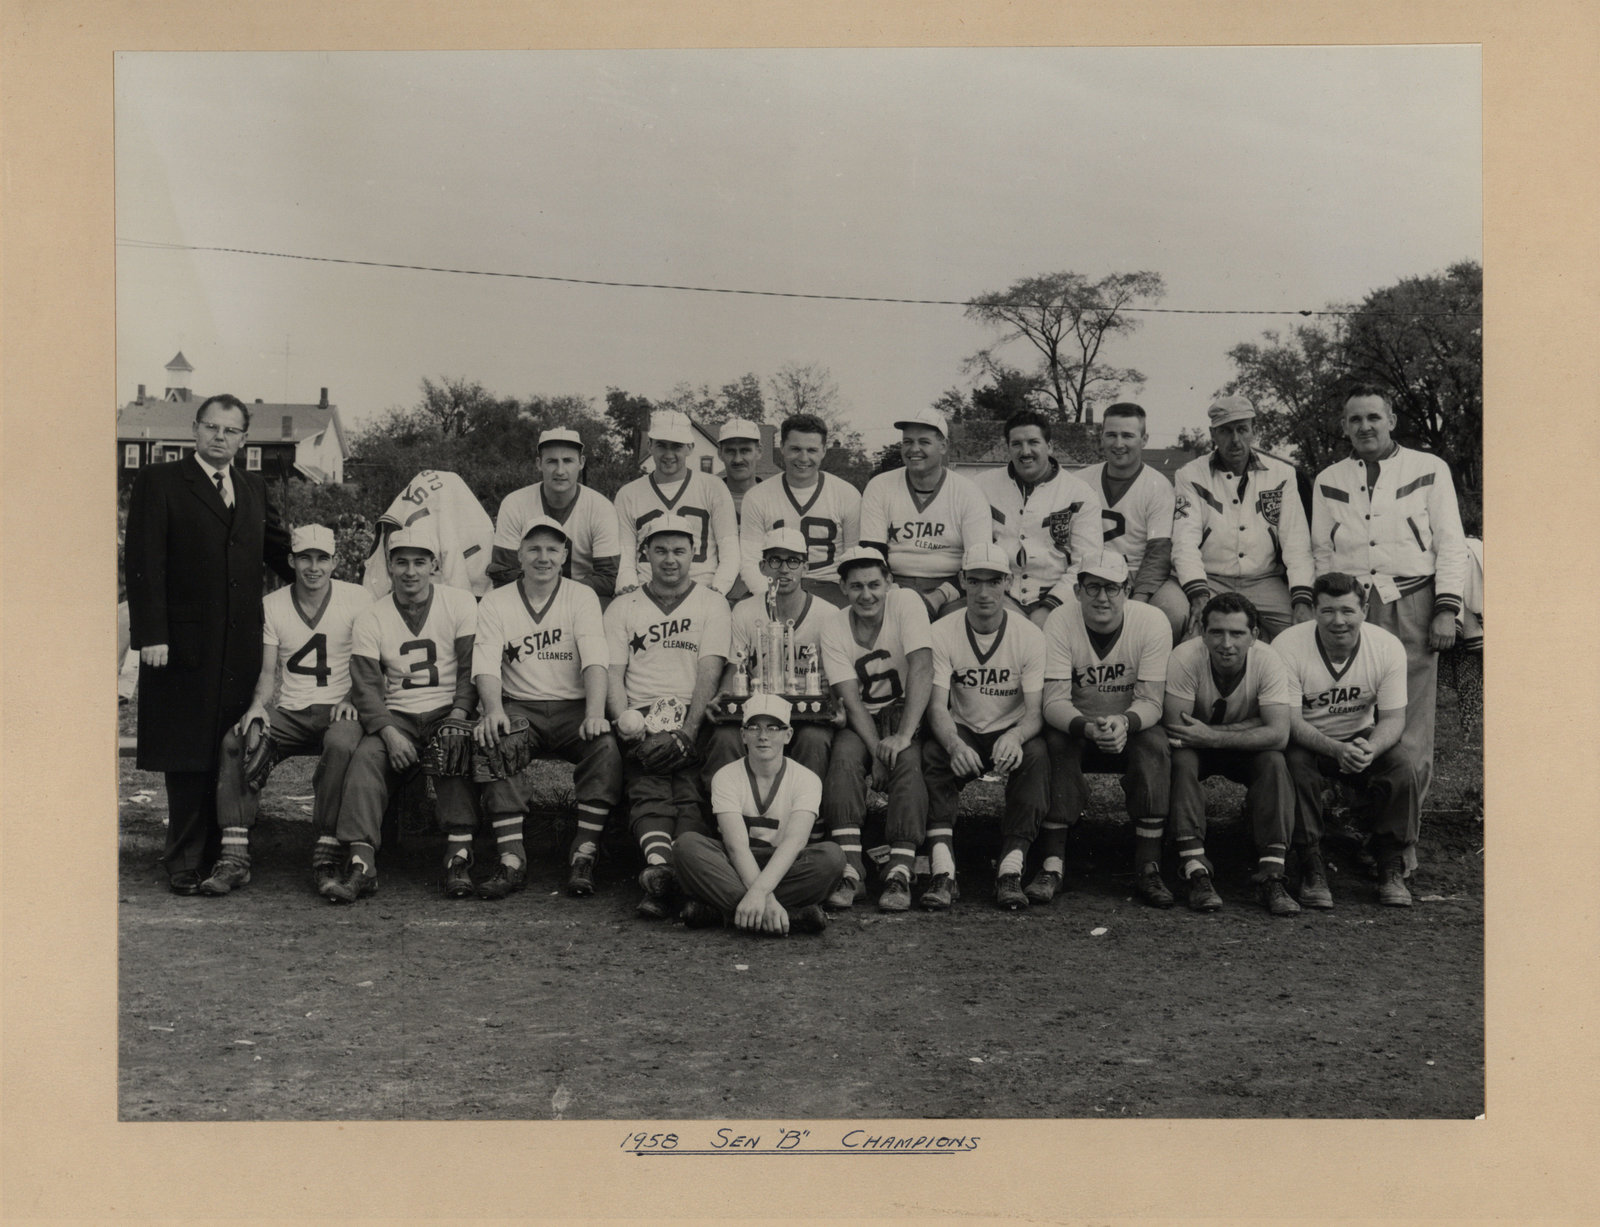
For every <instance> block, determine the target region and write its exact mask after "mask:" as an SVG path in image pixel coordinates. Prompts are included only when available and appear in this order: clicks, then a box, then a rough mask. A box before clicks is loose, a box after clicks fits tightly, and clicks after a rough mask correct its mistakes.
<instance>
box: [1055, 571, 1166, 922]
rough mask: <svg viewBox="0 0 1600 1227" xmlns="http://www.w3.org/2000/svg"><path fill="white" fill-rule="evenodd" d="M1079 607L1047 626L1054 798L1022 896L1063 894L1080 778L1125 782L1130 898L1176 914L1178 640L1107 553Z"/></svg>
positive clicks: (1082, 786) (1082, 580)
mask: <svg viewBox="0 0 1600 1227" xmlns="http://www.w3.org/2000/svg"><path fill="white" fill-rule="evenodd" d="M1076 578H1077V582H1076V583H1075V584H1074V585H1073V587H1072V595H1073V597H1074V598H1075V599H1073V600H1070V601H1064V602H1063V604H1062V605H1061V607H1060V608H1059V609H1057V610H1056V611H1055V612H1054V613H1052V614H1051V615H1050V616H1049V618H1047V619H1046V620H1045V624H1044V639H1045V667H1044V678H1045V681H1044V718H1045V726H1046V727H1045V745H1046V746H1047V747H1048V748H1049V751H1050V763H1051V772H1052V787H1051V792H1052V794H1053V795H1052V798H1051V807H1050V812H1049V813H1048V814H1047V815H1046V816H1045V819H1044V822H1043V823H1042V825H1041V829H1040V835H1041V838H1040V841H1039V843H1040V848H1041V852H1042V856H1043V861H1042V864H1041V865H1040V867H1039V871H1038V873H1037V874H1035V875H1034V877H1033V879H1032V880H1031V881H1029V883H1028V885H1027V888H1026V891H1025V893H1026V894H1027V896H1028V899H1029V900H1030V901H1031V902H1033V903H1049V902H1050V901H1051V900H1052V899H1054V898H1055V896H1056V892H1057V891H1059V890H1060V889H1061V875H1062V870H1063V866H1064V862H1065V857H1066V851H1067V831H1068V830H1069V829H1070V828H1071V826H1072V825H1073V824H1074V823H1076V822H1077V821H1078V819H1080V818H1081V817H1083V810H1084V807H1085V806H1086V805H1087V804H1088V800H1089V785H1088V782H1087V781H1086V780H1085V779H1084V773H1085V772H1089V771H1094V772H1112V773H1115V774H1117V775H1120V776H1121V777H1122V792H1123V795H1124V796H1125V797H1126V798H1127V802H1128V816H1129V817H1130V818H1132V820H1133V832H1134V839H1133V870H1134V878H1133V882H1134V891H1135V892H1136V893H1137V894H1138V895H1139V897H1140V898H1142V899H1143V900H1144V901H1145V902H1147V903H1149V904H1151V905H1153V906H1155V907H1171V906H1172V902H1173V900H1172V892H1171V891H1169V890H1168V889H1167V887H1166V884H1165V883H1163V882H1162V880H1161V840H1162V836H1163V835H1164V834H1165V832H1166V823H1167V788H1168V783H1169V777H1170V774H1171V765H1170V761H1169V758H1168V753H1167V736H1166V734H1165V733H1164V732H1163V731H1162V729H1161V701H1162V696H1163V693H1164V691H1165V687H1166V680H1167V657H1168V654H1169V653H1170V652H1171V650H1172V640H1171V635H1170V631H1169V628H1168V625H1167V622H1166V619H1165V618H1163V617H1162V616H1161V614H1160V612H1159V611H1158V610H1156V609H1155V608H1154V607H1152V606H1150V605H1146V604H1143V603H1141V602H1138V601H1130V600H1129V599H1128V564H1127V562H1126V560H1124V558H1123V557H1122V555H1121V554H1119V553H1118V552H1117V551H1116V550H1114V549H1112V548H1111V547H1110V546H1106V547H1105V548H1104V549H1103V550H1102V551H1101V552H1100V553H1098V554H1092V555H1090V556H1089V557H1088V558H1085V559H1084V560H1083V561H1082V562H1081V563H1080V564H1079V566H1078V573H1077V577H1076Z"/></svg>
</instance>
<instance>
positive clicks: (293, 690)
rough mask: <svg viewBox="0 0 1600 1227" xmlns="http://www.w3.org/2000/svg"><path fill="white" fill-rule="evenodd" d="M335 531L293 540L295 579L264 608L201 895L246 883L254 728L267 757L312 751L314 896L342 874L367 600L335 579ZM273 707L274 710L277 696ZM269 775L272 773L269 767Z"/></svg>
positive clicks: (253, 809)
mask: <svg viewBox="0 0 1600 1227" xmlns="http://www.w3.org/2000/svg"><path fill="white" fill-rule="evenodd" d="M333 556H334V539H333V530H332V529H331V528H327V527H325V526H324V525H321V524H307V525H303V526H301V527H300V528H297V529H295V530H294V531H293V533H291V534H290V537H289V565H290V566H291V567H293V568H294V582H293V583H292V584H290V585H289V586H288V587H287V588H279V589H278V590H277V591H276V592H270V593H268V594H267V596H266V597H265V598H264V599H263V600H262V602H261V614H262V633H261V675H260V676H259V677H258V678H257V679H256V690H255V694H254V695H253V696H252V697H251V700H250V706H249V707H248V708H246V709H245V713H244V715H242V716H240V717H239V721H238V723H237V724H235V725H234V726H233V727H232V728H231V729H229V730H228V732H227V734H226V735H225V736H224V737H223V739H222V767H221V772H220V773H219V775H218V776H217V822H218V825H220V826H221V827H222V856H221V858H220V859H219V860H218V861H217V864H216V867H215V868H214V869H213V870H212V871H211V875H210V876H209V877H208V878H206V879H205V881H203V882H201V883H200V891H201V893H202V894H207V895H225V894H227V893H228V892H229V891H232V890H236V889H238V888H239V887H241V886H243V885H245V884H246V883H247V882H249V881H250V829H251V828H252V827H253V826H255V823H256V813H257V811H258V810H259V809H260V804H261V801H260V795H259V789H260V787H261V784H262V780H261V779H255V780H253V781H247V780H246V773H245V762H246V758H247V755H246V753H245V746H246V742H247V739H248V738H250V736H251V728H250V726H251V725H252V724H256V723H257V722H258V721H259V723H260V735H262V736H265V737H268V738H270V740H271V743H272V744H271V747H270V750H269V753H270V755H271V757H272V758H274V759H276V758H289V757H292V756H294V755H299V754H315V755H317V756H318V758H317V768H316V771H315V772H314V773H313V775H312V777H311V786H312V789H313V791H314V792H315V793H316V797H315V800H314V801H313V803H312V810H311V813H312V823H313V825H314V826H315V827H316V830H317V840H316V843H315V844H313V845H312V849H311V876H312V880H313V882H314V883H315V885H316V888H317V890H318V891H319V892H320V891H321V890H322V888H323V887H324V886H325V885H327V884H328V883H329V882H330V881H332V880H334V879H335V878H337V876H338V875H339V872H340V871H341V869H342V868H343V866H342V864H341V863H340V862H341V853H340V847H339V839H338V834H337V830H338V822H339V799H340V797H341V795H342V794H343V791H344V773H345V769H346V768H347V767H348V766H349V763H350V755H351V754H352V753H354V752H355V748H356V744H357V743H358V742H359V741H360V740H361V724H360V722H359V721H357V719H356V709H355V708H354V707H353V706H352V705H351V703H350V699H349V695H350V628H351V626H352V625H353V624H354V622H355V620H356V616H357V615H358V614H360V613H361V611H362V610H364V609H366V608H367V606H369V605H371V604H372V599H371V598H370V597H369V596H368V595H367V592H366V590H365V589H364V588H362V587H361V585H360V584H348V583H346V582H345V581H344V580H342V579H334V578H333ZM274 691H277V692H278V702H277V706H276V707H274V706H271V704H272V696H273V692H274ZM268 769H270V767H269V768H268Z"/></svg>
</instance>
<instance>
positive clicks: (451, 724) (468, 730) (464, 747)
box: [422, 718, 472, 776]
mask: <svg viewBox="0 0 1600 1227" xmlns="http://www.w3.org/2000/svg"><path fill="white" fill-rule="evenodd" d="M422 769H423V770H424V771H426V772H427V773H428V774H429V775H440V776H450V775H468V774H470V773H471V771H472V721H470V720H452V719H449V718H446V719H444V720H441V721H439V727H438V728H436V729H435V730H434V731H433V736H432V737H430V738H429V739H428V748H427V749H426V750H425V751H424V752H423V755H422Z"/></svg>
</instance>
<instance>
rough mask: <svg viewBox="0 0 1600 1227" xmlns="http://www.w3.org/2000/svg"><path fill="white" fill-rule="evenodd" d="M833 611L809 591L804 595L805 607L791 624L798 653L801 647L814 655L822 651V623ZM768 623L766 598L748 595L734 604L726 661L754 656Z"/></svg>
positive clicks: (826, 603) (831, 607)
mask: <svg viewBox="0 0 1600 1227" xmlns="http://www.w3.org/2000/svg"><path fill="white" fill-rule="evenodd" d="M834 608H835V607H834V606H832V605H830V604H828V602H827V601H819V600H818V599H817V598H816V597H814V596H812V595H811V594H810V593H809V592H808V593H806V599H805V604H804V605H802V606H801V609H800V616H799V617H798V618H796V619H795V622H794V646H795V651H796V652H797V653H798V652H799V650H800V649H801V648H810V649H811V651H812V652H813V653H818V652H820V651H821V644H822V623H823V620H824V619H825V618H826V617H827V616H828V615H829V614H831V613H832V612H833V611H834ZM767 622H768V618H767V598H766V597H764V596H747V597H745V599H744V600H742V601H740V602H739V603H738V604H737V605H735V606H734V607H733V627H732V639H731V646H730V650H729V652H728V659H729V660H736V659H737V658H738V657H739V654H740V653H741V652H742V653H744V655H745V656H746V657H749V656H751V655H753V654H754V652H755V647H754V644H755V641H756V637H757V636H758V635H760V633H761V628H762V627H763V626H765V625H766V624H767ZM817 660H818V668H821V657H820V656H818V657H817Z"/></svg>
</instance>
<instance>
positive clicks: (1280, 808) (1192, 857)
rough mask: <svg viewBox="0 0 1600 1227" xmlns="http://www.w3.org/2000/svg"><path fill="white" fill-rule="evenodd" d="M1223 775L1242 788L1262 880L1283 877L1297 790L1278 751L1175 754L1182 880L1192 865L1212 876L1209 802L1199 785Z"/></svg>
mask: <svg viewBox="0 0 1600 1227" xmlns="http://www.w3.org/2000/svg"><path fill="white" fill-rule="evenodd" d="M1213 775H1220V776H1223V777H1225V778H1227V779H1230V780H1232V781H1233V782H1234V783H1235V784H1243V785H1244V786H1245V787H1246V789H1247V790H1248V791H1247V793H1246V796H1245V813H1246V814H1247V815H1248V817H1249V819H1250V829H1251V831H1252V832H1253V833H1254V835H1255V841H1256V857H1257V861H1258V866H1257V873H1258V876H1269V877H1282V876H1283V866H1284V860H1285V854H1286V852H1287V851H1288V847H1289V835H1290V833H1291V832H1292V831H1293V829H1294V786H1293V785H1292V784H1291V783H1290V780H1289V768H1288V766H1287V764H1285V762H1284V761H1283V753H1282V751H1280V750H1193V749H1187V748H1185V749H1181V750H1174V751H1172V837H1173V842H1174V843H1176V844H1177V847H1178V860H1179V862H1180V864H1182V866H1183V875H1184V876H1185V877H1188V876H1189V874H1190V873H1191V872H1192V866H1193V864H1194V862H1197V861H1198V862H1199V863H1201V864H1202V865H1204V867H1205V868H1206V870H1207V871H1208V872H1209V871H1210V869H1211V862H1210V861H1209V860H1207V859H1206V856H1205V838H1206V800H1205V794H1204V793H1203V792H1202V791H1201V789H1200V781H1201V780H1203V779H1206V778H1207V777H1209V776H1213Z"/></svg>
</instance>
